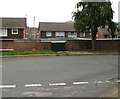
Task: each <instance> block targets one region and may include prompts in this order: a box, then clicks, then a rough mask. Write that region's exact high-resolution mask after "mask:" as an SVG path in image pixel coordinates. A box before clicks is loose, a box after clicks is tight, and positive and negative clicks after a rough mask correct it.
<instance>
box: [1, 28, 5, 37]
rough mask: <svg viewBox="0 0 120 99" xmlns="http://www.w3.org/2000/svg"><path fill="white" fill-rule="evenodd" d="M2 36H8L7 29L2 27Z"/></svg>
mask: <svg viewBox="0 0 120 99" xmlns="http://www.w3.org/2000/svg"><path fill="white" fill-rule="evenodd" d="M0 36H7V29H6V28H4V29H0Z"/></svg>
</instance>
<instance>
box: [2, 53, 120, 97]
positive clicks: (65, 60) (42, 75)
mask: <svg viewBox="0 0 120 99" xmlns="http://www.w3.org/2000/svg"><path fill="white" fill-rule="evenodd" d="M2 61H3V62H2V63H3V65H2V85H1V86H0V87H1V88H2V95H3V97H97V96H100V95H101V94H103V93H105V92H106V91H107V90H108V89H110V88H112V87H115V86H116V87H117V77H118V56H117V55H96V56H95V55H94V56H47V57H30V58H4V59H3V60H2Z"/></svg>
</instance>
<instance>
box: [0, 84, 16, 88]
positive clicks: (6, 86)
mask: <svg viewBox="0 0 120 99" xmlns="http://www.w3.org/2000/svg"><path fill="white" fill-rule="evenodd" d="M0 88H16V85H0Z"/></svg>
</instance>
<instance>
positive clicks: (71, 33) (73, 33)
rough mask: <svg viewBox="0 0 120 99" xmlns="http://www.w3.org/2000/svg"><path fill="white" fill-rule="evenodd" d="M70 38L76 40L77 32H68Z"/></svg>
mask: <svg viewBox="0 0 120 99" xmlns="http://www.w3.org/2000/svg"><path fill="white" fill-rule="evenodd" d="M68 37H71V38H76V37H77V33H76V32H68Z"/></svg>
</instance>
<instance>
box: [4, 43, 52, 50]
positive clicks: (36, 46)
mask: <svg viewBox="0 0 120 99" xmlns="http://www.w3.org/2000/svg"><path fill="white" fill-rule="evenodd" d="M2 49H14V50H51V43H46V42H2Z"/></svg>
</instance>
